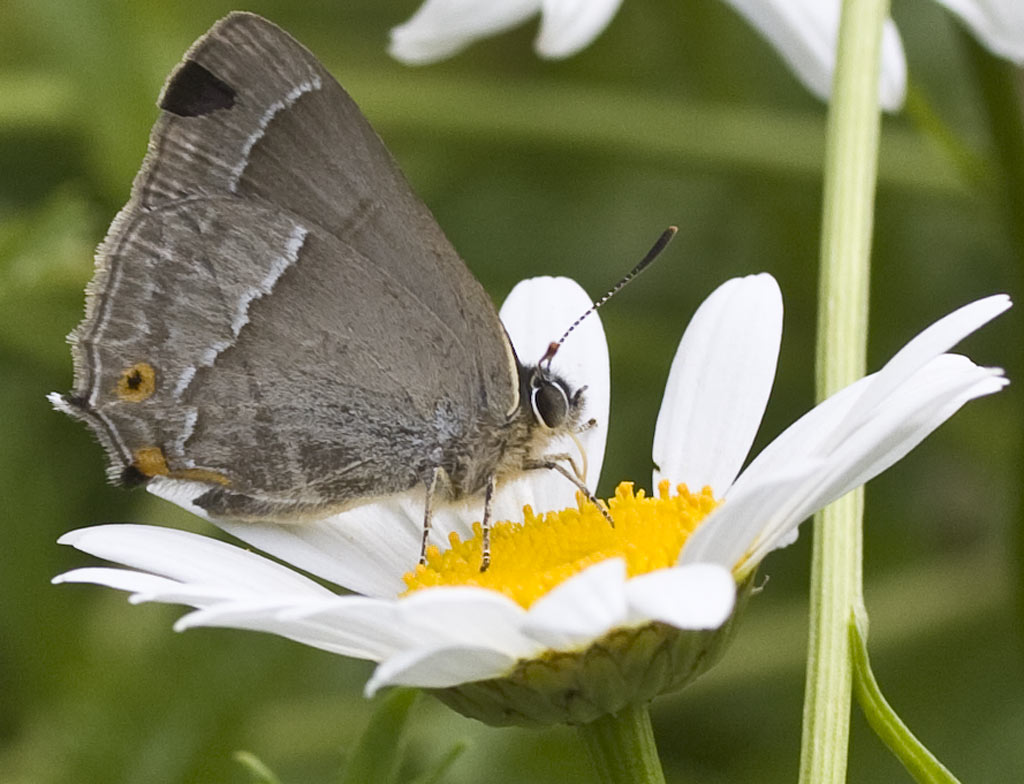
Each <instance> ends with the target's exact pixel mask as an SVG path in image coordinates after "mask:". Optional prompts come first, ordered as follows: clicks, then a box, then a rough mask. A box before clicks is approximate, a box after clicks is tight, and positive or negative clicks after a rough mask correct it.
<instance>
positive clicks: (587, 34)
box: [534, 0, 622, 58]
mask: <svg viewBox="0 0 1024 784" xmlns="http://www.w3.org/2000/svg"><path fill="white" fill-rule="evenodd" d="M621 4H622V0H542V2H541V7H542V9H543V17H542V18H541V25H540V32H539V34H538V35H537V41H536V43H535V44H534V46H535V48H536V50H537V53H538V54H539V55H541V56H542V57H552V58H560V57H569V56H570V55H573V54H576V52H578V51H579V50H580V49H583V48H584V47H586V46H588V45H589V44H590V43H591V42H592V41H593V40H594V39H595V38H597V36H599V35H600V34H601V32H602V31H603V30H604V29H605V28H606V27H607V26H608V23H609V22H610V21H611V20H612V17H613V16H615V12H616V11H618V10H619V6H620V5H621Z"/></svg>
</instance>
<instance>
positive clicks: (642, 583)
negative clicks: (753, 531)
mask: <svg viewBox="0 0 1024 784" xmlns="http://www.w3.org/2000/svg"><path fill="white" fill-rule="evenodd" d="M626 596H627V598H628V601H629V606H630V610H631V619H633V620H639V619H644V620H652V621H661V622H662V623H667V624H670V625H672V626H675V627H676V628H677V629H717V628H718V627H719V626H721V625H722V624H723V623H725V622H726V620H728V618H729V616H730V615H731V614H732V608H733V607H734V606H735V604H736V582H735V581H734V580H733V576H732V573H731V572H730V571H729V570H728V569H726V568H724V567H721V566H717V565H714V564H692V565H690V566H679V567H675V568H672V569H659V570H658V571H656V572H649V573H647V574H643V575H640V576H638V577H634V578H633V579H631V580H629V582H627V583H626Z"/></svg>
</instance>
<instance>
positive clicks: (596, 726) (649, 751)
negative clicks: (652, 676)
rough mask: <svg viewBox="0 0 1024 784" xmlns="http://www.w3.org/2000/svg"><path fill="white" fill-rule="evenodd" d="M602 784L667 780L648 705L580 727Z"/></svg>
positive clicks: (653, 783)
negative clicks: (662, 767)
mask: <svg viewBox="0 0 1024 784" xmlns="http://www.w3.org/2000/svg"><path fill="white" fill-rule="evenodd" d="M579 732H580V737H581V738H583V742H584V744H585V745H586V747H587V751H588V752H590V758H591V759H592V760H593V761H594V768H595V769H596V771H597V779H596V780H597V781H599V782H601V784H665V774H664V773H662V771H661V761H660V760H659V759H658V749H657V747H656V746H655V745H654V732H653V731H652V729H651V715H650V713H649V712H648V710H647V706H646V705H633V706H630V707H628V708H623V709H622V710H621V711H619V712H618V713H617V714H616V715H614V716H612V715H608V716H602V717H601V718H600V719H598V720H597V721H593V722H591V723H590V724H582V725H580V727H579Z"/></svg>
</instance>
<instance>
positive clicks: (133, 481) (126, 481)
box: [121, 465, 151, 487]
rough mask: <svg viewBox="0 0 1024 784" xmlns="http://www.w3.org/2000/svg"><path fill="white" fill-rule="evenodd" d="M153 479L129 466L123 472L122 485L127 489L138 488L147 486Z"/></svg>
mask: <svg viewBox="0 0 1024 784" xmlns="http://www.w3.org/2000/svg"><path fill="white" fill-rule="evenodd" d="M150 479H151V477H148V476H146V475H145V474H144V473H142V472H141V471H140V470H139V469H138V468H136V467H135V466H133V465H130V466H128V467H127V468H125V469H124V471H122V472H121V484H122V485H124V486H125V487H138V486H140V485H144V484H146V482H148V481H149V480H150Z"/></svg>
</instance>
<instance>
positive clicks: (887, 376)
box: [822, 294, 1012, 450]
mask: <svg viewBox="0 0 1024 784" xmlns="http://www.w3.org/2000/svg"><path fill="white" fill-rule="evenodd" d="M1011 304H1012V303H1011V302H1010V298H1009V297H1008V296H1007V295H1005V294H996V295H994V296H991V297H985V298H984V299H980V300H977V301H975V302H972V303H970V304H969V305H964V306H963V307H962V308H958V309H956V310H954V311H953V312H952V313H950V314H949V315H948V316H944V317H943V318H941V319H939V320H938V321H936V322H935V323H934V324H932V325H931V326H929V327H928V328H926V329H925V330H923V331H922V332H921V333H920V334H918V335H917V336H916V337H915V338H914V339H913V340H911V341H910V342H909V343H907V345H905V346H904V347H903V348H901V349H900V350H899V351H897V352H896V353H895V354H894V355H893V357H892V359H890V360H889V361H888V362H886V363H885V365H884V366H883V367H882V369H881V370H880V371H878V373H876V374H875V375H874V381H873V382H872V383H871V385H870V386H868V387H867V388H866V389H865V391H864V394H863V395H862V396H861V397H859V398H858V400H857V403H856V405H854V407H853V408H852V409H851V410H850V411H849V412H848V413H847V415H846V423H845V427H844V426H843V425H840V426H839V427H837V428H836V429H835V431H834V432H833V433H832V434H831V436H830V441H831V442H832V443H836V442H838V441H840V440H842V439H843V438H845V437H846V436H847V435H848V434H849V433H850V432H851V430H853V429H856V428H858V427H860V421H861V420H862V419H863V417H864V416H866V415H867V413H868V412H869V411H870V410H871V409H872V408H874V407H875V406H876V405H878V404H879V403H880V402H881V401H882V400H884V399H885V397H886V396H887V395H889V394H890V393H891V392H892V391H893V389H895V388H896V387H897V386H898V385H900V384H902V383H904V381H905V380H906V379H907V378H909V377H910V376H911V375H912V374H913V373H914V372H915V371H916V370H918V369H919V368H921V367H923V366H924V365H925V364H926V363H928V362H930V361H931V360H932V359H933V358H935V357H937V356H938V355H939V354H941V353H942V352H944V351H947V350H948V349H950V348H952V347H953V346H955V345H956V344H957V343H959V342H960V341H961V340H963V339H964V338H965V337H967V336H968V335H970V334H971V333H972V332H974V331H975V330H977V329H979V328H980V327H982V326H984V325H985V324H987V323H988V322H989V321H991V320H992V319H994V318H995V317H996V316H998V315H999V314H1000V313H1003V312H1004V311H1006V310H1007V309H1008V308H1009V307H1010V305H1011ZM822 448H823V449H826V450H827V449H828V448H829V445H828V444H827V443H826V444H825V445H824V446H823V447H822Z"/></svg>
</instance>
